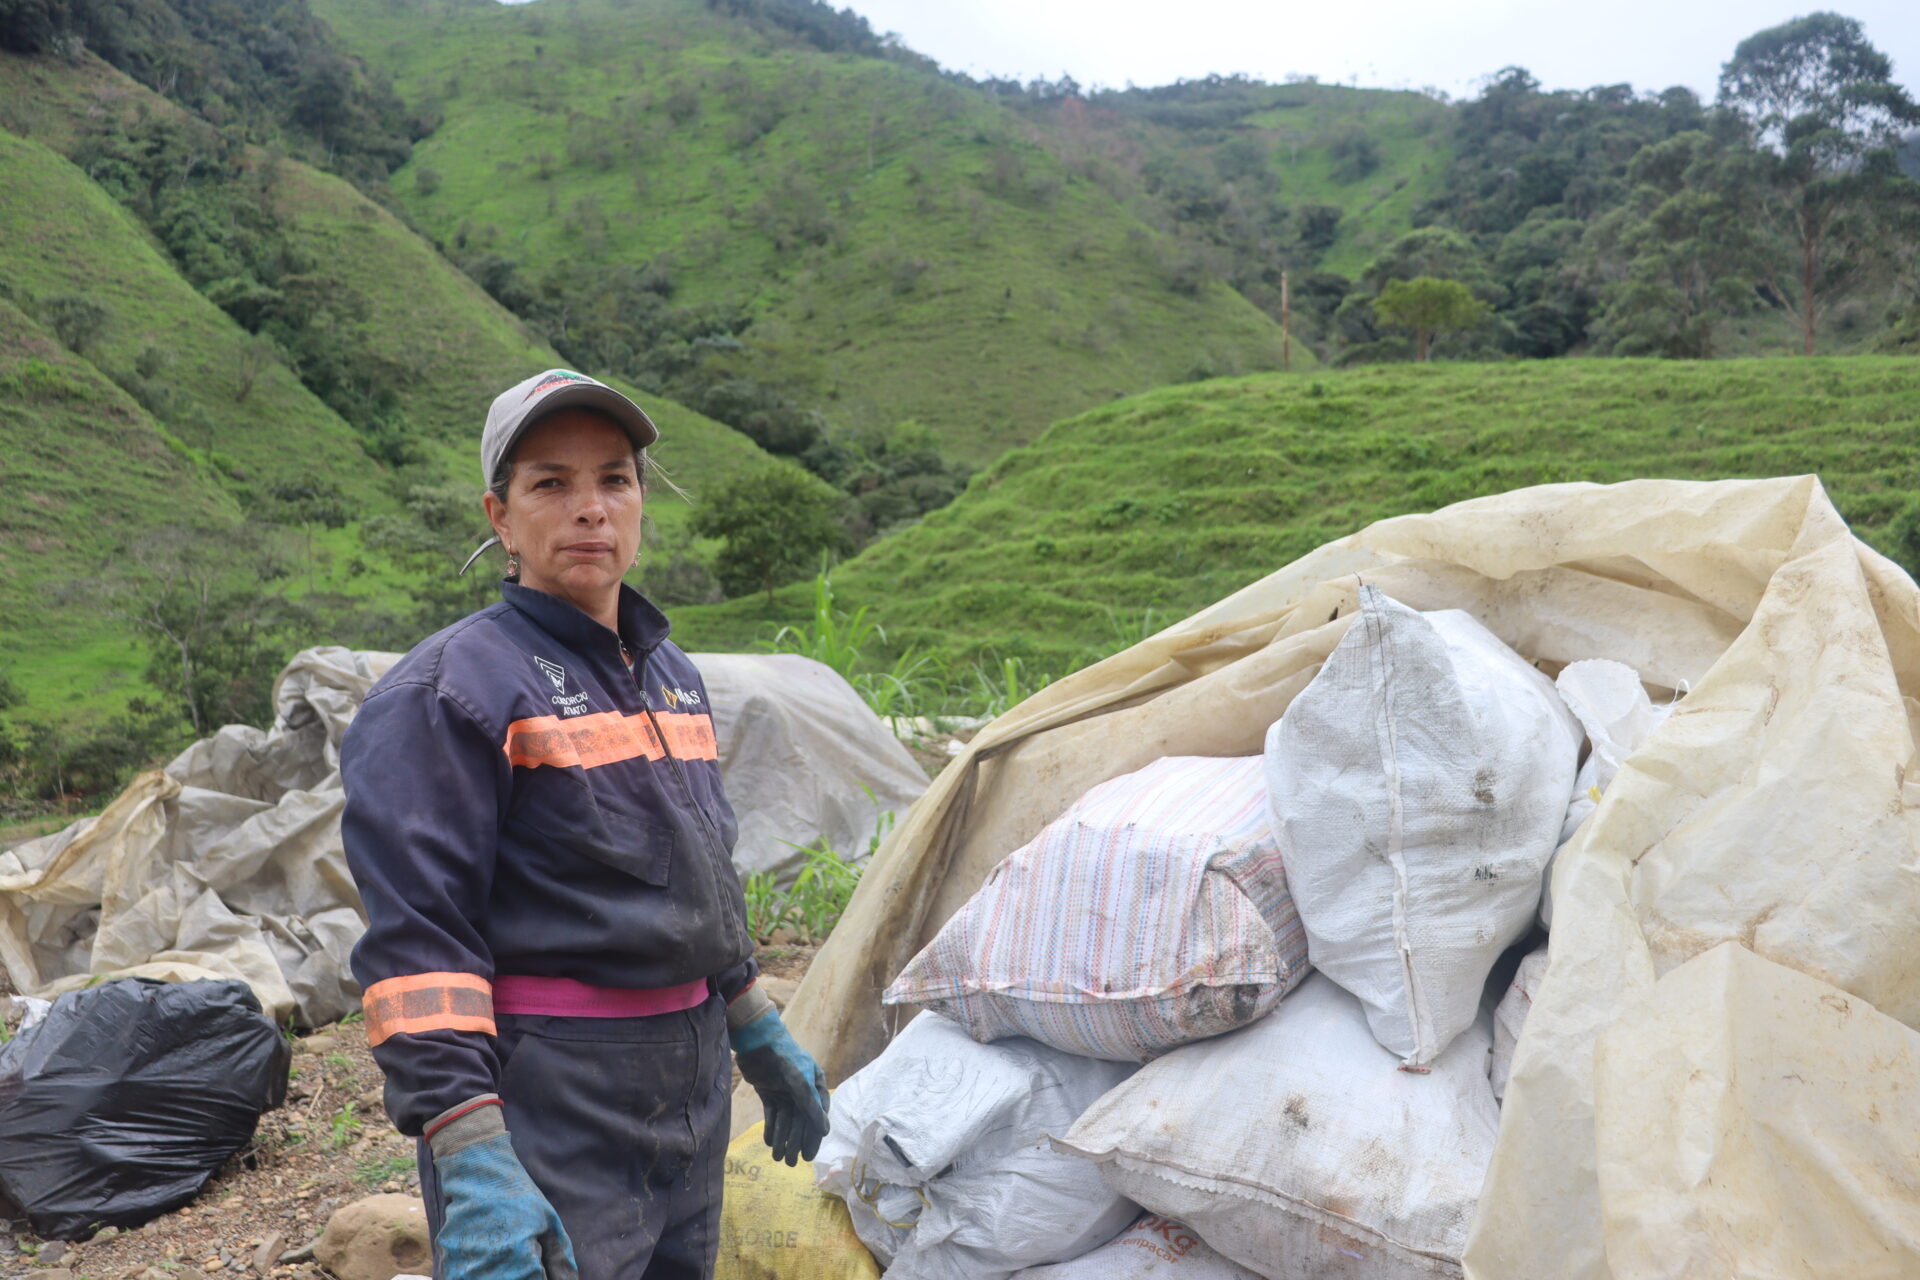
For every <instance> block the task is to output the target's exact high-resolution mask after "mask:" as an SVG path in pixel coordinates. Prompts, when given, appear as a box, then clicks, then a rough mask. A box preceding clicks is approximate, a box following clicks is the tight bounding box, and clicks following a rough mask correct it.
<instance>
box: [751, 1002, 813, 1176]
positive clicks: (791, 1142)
mask: <svg viewBox="0 0 1920 1280" xmlns="http://www.w3.org/2000/svg"><path fill="white" fill-rule="evenodd" d="M727 1038H728V1039H729V1040H731V1041H732V1042H733V1056H734V1061H736V1062H738V1063H739V1064H740V1074H741V1075H742V1076H744V1077H746V1081H747V1083H748V1084H750V1085H752V1086H753V1089H754V1092H755V1093H758V1094H759V1095H760V1106H761V1108H762V1109H763V1110H764V1111H765V1112H766V1113H767V1125H766V1138H767V1145H768V1146H769V1147H772V1148H773V1158H774V1159H775V1160H780V1161H784V1162H785V1163H786V1164H788V1165H789V1166H791V1165H794V1164H797V1163H799V1162H800V1161H801V1160H802V1159H807V1160H811V1159H813V1157H814V1156H815V1155H817V1154H819V1151H820V1140H821V1139H823V1138H825V1137H826V1136H827V1077H826V1074H825V1073H824V1072H822V1071H821V1070H820V1067H819V1065H818V1064H817V1063H815V1062H814V1060H813V1059H812V1058H811V1057H810V1056H808V1054H807V1051H806V1050H805V1049H802V1048H801V1047H800V1046H799V1044H798V1043H797V1042H795V1040H794V1038H793V1033H792V1032H790V1031H788V1030H787V1024H786V1023H784V1022H782V1021H780V1011H779V1010H778V1009H775V1008H774V1007H773V1001H771V1000H769V999H767V996H766V993H765V992H763V991H758V990H756V989H754V988H751V987H749V988H748V989H747V990H746V991H745V992H743V993H742V994H741V995H740V996H739V998H737V999H736V1000H734V1002H733V1003H732V1004H731V1005H729V1006H728V1007H727Z"/></svg>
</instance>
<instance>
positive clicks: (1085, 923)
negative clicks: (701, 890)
mask: <svg viewBox="0 0 1920 1280" xmlns="http://www.w3.org/2000/svg"><path fill="white" fill-rule="evenodd" d="M1266 795H1267V786H1266V782H1265V778H1264V775H1263V770H1262V763H1261V758H1260V757H1259V756H1247V757H1242V758H1237V759H1236V758H1228V759H1212V758H1203V757H1170V758H1167V759H1162V760H1157V761H1155V762H1154V763H1153V764H1150V765H1148V766H1147V767H1146V768H1144V769H1141V770H1139V771H1138V772H1136V773H1130V774H1126V775H1123V776H1121V777H1118V778H1113V779H1111V780H1109V781H1107V782H1104V783H1101V784H1100V785H1099V786H1097V787H1095V788H1093V789H1092V790H1091V791H1089V792H1087V793H1086V794H1085V795H1084V796H1082V797H1081V798H1080V799H1079V800H1078V801H1076V802H1075V803H1074V804H1073V805H1072V806H1071V807H1070V808H1069V809H1068V810H1067V812H1066V813H1064V814H1062V815H1061V816H1060V817H1059V818H1058V819H1056V820H1055V821H1054V822H1052V823H1050V824H1048V825H1047V827H1046V828H1045V829H1043V830H1042V831H1041V832H1040V834H1039V835H1038V836H1036V837H1035V838H1034V839H1033V840H1032V841H1030V842H1029V843H1028V844H1026V845H1025V846H1024V847H1022V848H1020V849H1018V850H1016V851H1015V852H1014V853H1012V854H1009V855H1008V856H1007V858H1006V860H1005V861H1004V862H1002V863H1001V864H1000V865H999V866H998V867H996V868H994V870H993V871H992V872H991V873H990V874H989V875H988V876H987V879H986V883H985V884H984V885H982V886H981V888H980V890H979V892H977V893H975V894H974V895H973V897H972V898H971V899H969V900H968V902H967V904H966V905H965V906H963V907H962V908H961V909H960V910H959V911H958V912H956V913H955V914H954V916H953V918H952V919H950V920H948V921H947V923H946V925H945V926H944V927H943V928H942V929H941V930H940V932H939V934H938V935H937V936H936V937H935V938H934V939H933V941H932V942H930V943H928V944H927V946H926V947H925V948H924V949H923V950H922V951H921V952H920V954H919V955H917V956H915V957H914V958H913V960H912V962H911V963H909V964H908V965H907V967H906V968H905V969H904V970H903V971H902V972H901V974H900V976H899V977H898V978H897V979H896V980H895V981H894V983H893V985H892V986H891V987H889V988H887V991H886V995H885V997H884V998H885V1000H886V1002H887V1003H888V1004H916V1005H924V1006H927V1007H929V1008H932V1009H937V1010H939V1011H940V1012H941V1013H944V1014H946V1015H947V1016H948V1017H951V1018H953V1019H954V1020H956V1021H957V1022H959V1023H960V1024H961V1025H963V1026H964V1027H966V1029H967V1030H968V1031H969V1032H970V1033H971V1034H972V1035H973V1038H974V1039H976V1040H981V1041H989V1040H998V1039H1001V1038H1003V1037H1006V1036H1029V1037H1031V1038H1033V1039H1035V1040H1038V1041H1040V1042H1041V1043H1043V1044H1049V1045H1052V1046H1053V1047H1055V1048H1056V1049H1063V1050H1065V1051H1066V1052H1068V1053H1074V1054H1081V1055H1084V1056H1087V1057H1092V1058H1108V1059H1112V1060H1114V1061H1116V1062H1144V1061H1147V1060H1148V1059H1151V1058H1154V1057H1157V1056H1158V1055H1160V1054H1162V1053H1165V1052H1166V1051H1167V1050H1169V1049H1172V1048H1175V1047H1177V1046H1179V1045H1183V1044H1186V1043H1188V1042H1190V1041H1193V1040H1199V1039H1203V1038H1204V1037H1206V1036H1213V1035H1219V1034H1220V1033H1221V1032H1224V1031H1231V1030H1233V1029H1234V1028H1235V1027H1241V1026H1245V1025H1246V1024H1247V1023H1249V1022H1252V1021H1253V1020H1254V1019H1255V1018H1258V1017H1260V1016H1261V1015H1263V1014H1265V1013H1266V1012H1267V1011H1268V1010H1269V1009H1271V1008H1272V1007H1273V1006H1274V1004H1275V1003H1276V1002H1277V1001H1278V1000H1279V999H1280V997H1281V996H1283V995H1285V994H1286V993H1287V992H1288V991H1291V990H1292V989H1293V988H1294V986H1295V985H1297V984H1298V983H1299V981H1300V979H1301V978H1303V977H1305V976H1306V973H1307V938H1306V933H1305V931H1304V930H1302V929H1301V927H1300V917H1299V914H1298V913H1297V912H1296V911H1295V910H1294V907H1293V899H1292V897H1291V896H1290V895H1289V894H1288V892H1287V877H1286V872H1285V870H1284V869H1283V868H1282V866H1281V863H1280V852H1279V847H1278V846H1277V845H1276V844H1275V843H1274V839H1273V828H1272V824H1271V822H1270V821H1269V820H1268V817H1267V800H1266Z"/></svg>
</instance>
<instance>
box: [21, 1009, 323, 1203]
mask: <svg viewBox="0 0 1920 1280" xmlns="http://www.w3.org/2000/svg"><path fill="white" fill-rule="evenodd" d="M291 1052H292V1051H291V1048H290V1047H289V1046H288V1044H287V1042H286V1041H285V1040H283V1039H281V1038H280V1033H279V1029H278V1028H276V1027H275V1026H274V1025H273V1023H272V1022H271V1021H269V1020H268V1019H267V1017H266V1015H265V1014H263V1013H261V1012H260V1002H259V1001H258V1000H256V999H254V996H253V992H252V991H250V990H248V988H247V985H246V984H245V983H243V982H154V981H151V980H148V979H145V978H122V979H120V980H118V981H114V982H106V983H102V984H101V985H100V986H97V987H91V988H89V989H87V990H85V991H74V992H70V993H69V994H67V995H64V996H61V997H60V998H59V999H58V1000H56V1001H54V1003H53V1008H52V1009H51V1010H49V1011H48V1013H47V1016H46V1017H45V1018H44V1019H43V1020H41V1021H40V1022H37V1023H35V1024H34V1025H33V1026H31V1027H29V1028H28V1029H27V1030H25V1031H23V1032H21V1033H20V1034H19V1035H17V1036H15V1037H14V1038H13V1040H11V1041H10V1042H9V1043H8V1044H7V1045H6V1047H5V1048H4V1049H0V1191H4V1192H5V1194H6V1197H7V1198H8V1199H11V1200H12V1201H13V1202H14V1203H15V1204H16V1205H17V1206H18V1207H19V1208H20V1209H21V1210H23V1211H24V1212H25V1213H26V1215H27V1217H28V1219H29V1220H30V1221H31V1222H32V1223H33V1229H34V1230H35V1231H36V1232H38V1233H39V1234H40V1235H42V1236H44V1237H47V1238H49V1239H56V1240H85V1239H87V1238H88V1237H89V1236H91V1235H92V1234H93V1233H94V1232H95V1231H96V1230H98V1229H99V1228H100V1227H103V1226H116V1227H136V1226H139V1225H140V1224H141V1223H143V1222H147V1221H149V1220H150V1219H152V1218H155V1217H158V1216H159V1215H160V1214H163V1213H166V1212H167V1211H168V1210H171V1209H177V1208H179V1207H180V1206H181V1205H183V1204H186V1203H187V1202H188V1201H190V1200H192V1199H193V1198H194V1197H195V1196H196V1195H198V1194H199V1193H200V1188H201V1187H203V1186H205V1185H206V1182H207V1179H208V1178H210V1177H212V1176H213V1174H214V1171H215V1170H217V1169H218V1168H219V1167H220V1166H221V1165H222V1164H223V1163H225V1161H226V1159H227V1157H228V1156H231V1155H232V1154H233V1153H234V1152H236V1151H238V1150H239V1149H240V1148H241V1147H242V1146H244V1145H245V1144H246V1142H247V1141H248V1140H249V1139H250V1138H252V1137H253V1127H254V1125H255V1124H256V1123H257V1122H258V1121H259V1119H260V1113H261V1112H262V1111H265V1110H267V1109H268V1108H270V1107H277V1106H279V1105H280V1104H281V1102H283V1101H284V1100H285V1099H286V1094H287V1066H288V1063H289V1062H290V1061H291Z"/></svg>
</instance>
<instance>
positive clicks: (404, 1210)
mask: <svg viewBox="0 0 1920 1280" xmlns="http://www.w3.org/2000/svg"><path fill="white" fill-rule="evenodd" d="M313 1256H314V1257H315V1258H316V1259H317V1260H318V1261H319V1263H320V1265H321V1266H323V1267H325V1268H326V1269H327V1270H328V1271H331V1272H332V1273H333V1274H334V1275H335V1276H337V1277H338V1278H339V1280H393V1277H394V1276H397V1275H421V1274H425V1273H427V1272H429V1271H431V1270H432V1269H433V1251H432V1249H431V1248H430V1246H429V1245H428V1243H427V1211H426V1206H425V1205H423V1204H422V1203H421V1202H420V1198H419V1197H418V1196H403V1195H379V1196H368V1197H367V1198H366V1199H364V1200H355V1201H354V1202H353V1203H352V1204H348V1205H342V1206H341V1207H340V1208H339V1209H336V1210H335V1211H334V1214H333V1217H332V1218H330V1219H329V1220H328V1221H327V1229H326V1230H325V1231H323V1232H321V1233H320V1238H319V1239H318V1240H316V1241H314V1245H313Z"/></svg>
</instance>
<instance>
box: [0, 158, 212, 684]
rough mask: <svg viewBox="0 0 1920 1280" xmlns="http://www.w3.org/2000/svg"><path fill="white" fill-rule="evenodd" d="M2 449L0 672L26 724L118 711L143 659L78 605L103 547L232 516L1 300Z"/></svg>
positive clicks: (171, 452) (127, 406)
mask: <svg viewBox="0 0 1920 1280" xmlns="http://www.w3.org/2000/svg"><path fill="white" fill-rule="evenodd" d="M18 148H19V143H18V141H17V140H16V139H0V157H3V158H4V168H0V171H4V172H6V173H8V174H10V175H11V174H15V173H20V172H22V171H23V170H24V169H27V168H29V167H43V166H29V165H22V164H21V163H20V151H19V149H18ZM0 198H4V197H0ZM0 439H3V440H5V441H6V445H7V448H6V457H5V459H4V460H0V476H4V477H5V481H6V491H7V494H8V501H7V502H6V503H5V504H4V505H0V674H4V675H5V676H6V678H7V680H8V681H9V682H10V683H11V685H12V686H13V687H14V688H16V689H17V690H18V691H19V693H20V694H21V696H22V697H24V699H25V704H24V706H23V708H22V710H23V711H25V712H27V713H29V714H35V715H38V716H41V717H43V718H48V719H56V720H77V719H86V718H89V717H92V716H94V715H96V714H99V713H102V712H105V711H108V710H117V709H118V708H119V707H121V706H124V705H125V703H126V699H127V696H128V694H129V693H131V692H133V691H135V690H136V689H137V688H138V687H139V682H140V671H141V669H142V668H143V667H144V666H145V665H146V656H145V653H144V651H141V652H139V653H137V654H136V653H135V652H134V651H133V646H132V645H131V644H130V643H129V640H128V636H127V634H126V632H125V631H124V630H123V629H122V628H120V627H117V626H114V625H112V624H110V623H106V622H105V620H104V619H102V618H101V617H100V616H98V615H97V614H95V613H93V612H92V611H90V610H88V609H87V608H85V607H83V605H82V604H81V602H80V601H79V600H78V599H77V598H76V595H75V593H76V592H77V591H80V590H83V589H84V587H85V585H86V583H87V582H88V580H89V578H90V576H91V575H92V573H93V572H94V570H95V569H96V568H97V567H98V565H99V563H100V561H101V559H102V557H104V556H105V555H106V554H107V553H108V552H109V551H110V550H111V549H112V548H113V547H115V546H117V545H119V544H121V543H123V542H125V541H127V540H129V539H136V538H140V537H142V536H145V535H150V534H151V533H152V532H153V531H154V530H155V529H156V528H158V527H163V526H167V525H174V526H178V525H198V526H200V527H203V528H219V527H223V526H226V525H230V524H232V523H233V522H234V521H235V520H236V519H237V517H238V514H239V513H238V509H237V507H236V505H235V504H234V502H233V500H232V498H231V497H230V496H229V495H228V494H227V493H226V492H225V490H224V489H223V487H222V486H221V484H220V483H219V482H218V481H217V479H216V478H215V477H213V476H212V475H210V474H208V468H207V466H206V464H205V463H203V462H200V461H199V460H198V459H196V458H194V457H192V456H190V453H189V451H188V450H187V449H186V448H185V447H184V446H183V445H182V444H181V443H180V441H179V440H178V438H177V437H174V436H172V435H171V433H169V432H168V431H167V430H166V429H165V428H164V427H162V426H161V425H160V424H159V423H157V422H155V421H154V419H153V418H152V417H151V416H150V415H149V414H148V413H147V411H146V410H145V409H143V408H142V407H141V406H140V405H139V404H138V403H137V402H136V401H135V400H134V399H133V398H132V397H131V396H129V395H128V394H127V393H126V392H124V391H122V390H121V389H120V388H119V387H117V386H115V385H114V384H113V383H112V382H111V381H109V380H108V379H107V378H106V377H105V376H104V375H102V374H101V373H100V372H99V370H98V369H96V368H95V367H94V366H93V365H92V364H90V363H88V362H87V361H85V360H82V359H80V358H78V357H77V356H75V355H73V354H72V353H71V352H69V351H68V350H67V349H66V348H65V347H63V346H61V345H60V343H59V341H58V340H57V339H56V338H54V336H53V335H52V334H50V333H48V332H47V331H46V330H45V329H43V328H42V327H41V326H40V325H38V324H37V323H35V322H34V321H33V320H32V319H30V318H29V317H28V316H26V315H25V314H24V313H22V312H21V311H20V309H19V308H17V307H15V306H14V305H13V304H11V303H9V302H6V301H3V300H0Z"/></svg>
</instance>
